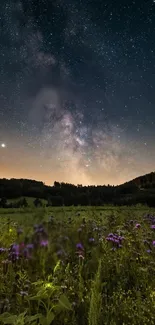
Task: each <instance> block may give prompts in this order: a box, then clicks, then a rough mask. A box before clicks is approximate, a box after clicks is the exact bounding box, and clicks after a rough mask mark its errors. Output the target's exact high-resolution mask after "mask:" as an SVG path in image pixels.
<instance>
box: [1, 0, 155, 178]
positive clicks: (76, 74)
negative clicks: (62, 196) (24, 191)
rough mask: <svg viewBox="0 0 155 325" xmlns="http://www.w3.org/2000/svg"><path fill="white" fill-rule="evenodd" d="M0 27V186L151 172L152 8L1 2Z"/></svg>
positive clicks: (154, 119) (154, 114)
mask: <svg viewBox="0 0 155 325" xmlns="http://www.w3.org/2000/svg"><path fill="white" fill-rule="evenodd" d="M0 24H1V35H0V71H1V75H0V94H1V96H0V104H1V109H0V124H1V131H0V137H1V140H0V141H1V143H2V142H6V144H7V146H6V148H5V151H4V150H3V149H4V148H3V149H1V150H3V151H2V153H3V155H2V157H3V158H1V159H2V161H1V160H0V164H1V170H2V172H1V174H0V177H2V176H4V177H18V176H19V177H29V178H36V179H42V180H43V181H44V180H45V181H46V182H47V183H52V182H53V181H54V180H55V178H57V179H58V178H59V180H62V181H63V180H64V181H68V182H74V183H77V182H80V183H82V182H83V183H89V184H92V183H95V184H98V183H99V182H100V183H107V182H108V183H120V182H123V181H125V180H128V179H130V178H133V177H136V176H137V175H140V174H143V173H147V172H149V171H152V170H154V158H155V149H154V141H155V130H154V123H155V109H154V107H155V96H154V93H155V89H154V88H155V42H154V40H155V2H154V1H153V0H152V1H150V0H149V1H114V0H113V1H97V2H96V1H87V0H85V1H84V0H82V1H67V2H66V1H65V0H55V1H52V2H51V1H41V0H40V1H37V0H36V1H28V0H24V1H3V4H2V9H1V13H0ZM21 147H22V150H23V151H24V153H25V154H24V156H23V157H26V158H23V159H22V158H21V157H20V159H19V163H18V166H17V164H16V156H17V154H18V155H19V156H20V148H21ZM32 148H33V149H32ZM10 157H12V158H11V160H12V159H13V160H14V168H13V167H12V166H11V167H10ZM5 161H6V166H7V167H6V168H5V169H4V162H5ZM28 164H29V165H31V166H33V168H30V167H28V168H27V166H28ZM70 169H71V170H72V171H71V173H68V170H70ZM17 171H18V172H17ZM34 171H35V173H34ZM75 173H76V177H75ZM69 174H70V175H69Z"/></svg>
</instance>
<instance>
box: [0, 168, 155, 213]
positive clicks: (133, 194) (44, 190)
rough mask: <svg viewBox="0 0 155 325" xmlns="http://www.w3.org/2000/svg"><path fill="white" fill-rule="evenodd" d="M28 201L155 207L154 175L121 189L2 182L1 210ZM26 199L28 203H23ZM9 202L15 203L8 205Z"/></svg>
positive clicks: (56, 183) (51, 204)
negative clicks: (145, 205) (30, 199)
mask: <svg viewBox="0 0 155 325" xmlns="http://www.w3.org/2000/svg"><path fill="white" fill-rule="evenodd" d="M26 197H33V198H34V205H35V206H36V207H37V206H41V205H42V201H41V199H44V200H46V202H47V203H46V205H47V206H63V205H65V206H71V205H75V206H77V205H81V206H103V205H107V204H113V205H135V204H138V203H141V204H147V205H148V206H152V207H154V206H155V173H150V174H147V175H144V176H141V177H139V178H136V179H135V180H133V181H130V182H127V183H124V184H122V185H119V186H111V185H98V186H82V185H80V184H79V185H77V186H76V185H73V184H69V183H64V182H57V181H55V182H54V184H53V186H47V185H45V184H44V183H43V182H38V181H35V180H27V179H10V180H7V179H0V198H1V199H0V207H21V206H24V207H26V206H28V202H27V200H26ZM24 198H25V199H24ZM10 199H16V200H14V202H11V203H9V200H10Z"/></svg>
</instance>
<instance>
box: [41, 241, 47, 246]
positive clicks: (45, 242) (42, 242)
mask: <svg viewBox="0 0 155 325" xmlns="http://www.w3.org/2000/svg"><path fill="white" fill-rule="evenodd" d="M40 246H42V247H46V246H48V240H41V242H40Z"/></svg>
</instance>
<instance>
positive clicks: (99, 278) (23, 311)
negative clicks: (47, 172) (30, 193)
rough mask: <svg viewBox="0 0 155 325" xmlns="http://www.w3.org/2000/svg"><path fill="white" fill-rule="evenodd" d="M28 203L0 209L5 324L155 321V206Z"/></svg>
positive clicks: (0, 318)
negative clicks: (13, 210) (32, 205)
mask: <svg viewBox="0 0 155 325" xmlns="http://www.w3.org/2000/svg"><path fill="white" fill-rule="evenodd" d="M24 209H25V210H23V212H22V213H19V212H18V211H19V210H16V213H12V214H10V212H9V211H10V210H8V213H9V214H6V209H4V210H0V213H1V227H0V245H1V248H0V277H1V281H0V297H1V299H0V325H3V324H14V325H25V324H27V325H30V324H31V325H36V324H40V325H51V324H52V325H58V324H59V325H70V324H73V325H109V324H110V325H120V324H125V325H129V324H133V325H139V324H141V325H147V324H155V291H154V288H155V276H154V275H155V268H154V266H155V262H154V260H155V212H154V211H153V210H149V211H147V213H146V211H145V210H146V207H144V208H143V207H139V210H138V209H136V207H135V208H134V209H133V208H132V209H131V208H115V209H113V208H112V207H109V208H108V209H105V210H104V209H103V208H102V209H101V208H100V209H99V208H91V207H89V208H84V209H81V210H80V209H78V210H77V209H74V207H73V208H72V209H70V210H67V208H65V207H62V208H59V209H56V208H53V209H52V214H49V213H50V208H46V207H44V208H43V207H42V208H37V209H35V208H34V209H31V211H29V212H28V210H27V208H24ZM24 211H25V213H24ZM144 212H145V213H144Z"/></svg>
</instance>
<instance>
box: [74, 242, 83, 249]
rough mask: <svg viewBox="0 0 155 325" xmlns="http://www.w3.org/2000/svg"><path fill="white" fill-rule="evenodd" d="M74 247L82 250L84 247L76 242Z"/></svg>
mask: <svg viewBox="0 0 155 325" xmlns="http://www.w3.org/2000/svg"><path fill="white" fill-rule="evenodd" d="M76 248H77V249H79V250H84V247H83V245H82V244H81V243H78V244H76Z"/></svg>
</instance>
